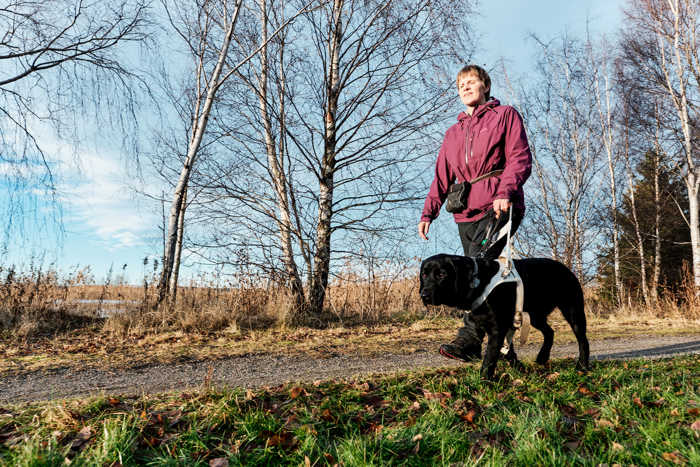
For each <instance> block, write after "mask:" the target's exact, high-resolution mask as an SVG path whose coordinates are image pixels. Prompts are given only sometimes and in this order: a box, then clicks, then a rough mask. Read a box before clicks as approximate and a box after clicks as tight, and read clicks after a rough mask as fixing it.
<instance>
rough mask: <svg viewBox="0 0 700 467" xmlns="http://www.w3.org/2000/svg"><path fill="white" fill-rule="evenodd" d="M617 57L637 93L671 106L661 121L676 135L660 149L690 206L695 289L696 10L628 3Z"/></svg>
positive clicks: (699, 264)
mask: <svg viewBox="0 0 700 467" xmlns="http://www.w3.org/2000/svg"><path fill="white" fill-rule="evenodd" d="M623 11H624V18H625V24H626V27H625V28H624V29H623V34H622V44H621V45H622V54H623V59H624V65H625V67H626V68H627V70H628V72H633V79H634V81H632V80H630V83H632V82H633V83H635V84H636V85H637V87H638V89H639V90H640V92H643V93H645V94H646V95H647V96H649V97H656V98H661V99H665V100H667V101H669V102H670V103H671V104H672V105H673V109H674V113H675V118H674V119H673V120H671V121H669V120H668V119H666V118H663V119H661V121H662V122H664V123H668V124H670V126H669V127H667V129H668V130H670V131H672V132H673V133H674V135H675V138H674V139H675V141H673V142H670V143H671V144H670V145H669V146H667V147H665V148H664V153H665V154H668V155H669V157H670V161H671V162H672V163H673V164H675V166H676V167H677V169H678V170H679V171H680V173H681V174H682V177H683V180H684V182H685V184H686V188H687V192H688V199H689V203H690V213H689V217H690V219H689V224H690V237H691V244H692V251H693V277H694V283H695V287H696V290H700V203H699V200H698V190H699V189H700V173H699V172H698V171H699V170H700V168H699V167H698V159H697V154H696V152H697V149H696V146H697V141H696V136H695V135H696V134H697V128H696V127H695V122H696V121H697V120H698V105H699V104H700V101H699V99H700V92H699V88H698V86H699V85H700V60H699V56H698V43H697V31H698V28H699V27H700V18H699V16H698V14H699V13H700V5H698V4H697V2H694V1H691V0H630V1H629V2H628V3H627V5H626V7H625V8H624V10H623Z"/></svg>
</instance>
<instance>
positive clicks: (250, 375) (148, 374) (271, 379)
mask: <svg viewBox="0 0 700 467" xmlns="http://www.w3.org/2000/svg"><path fill="white" fill-rule="evenodd" d="M516 348H517V350H518V355H519V357H520V358H521V359H524V360H528V359H529V360H532V359H534V357H535V356H536V355H537V352H538V351H539V345H537V346H535V345H527V346H525V347H520V348H518V347H516ZM689 353H693V354H700V335H684V336H668V337H660V336H641V337H640V336H637V337H635V338H630V339H608V340H598V341H591V358H592V359H595V360H623V359H629V358H637V357H649V358H660V357H668V356H672V355H676V354H689ZM577 356H578V346H577V345H575V344H568V345H561V344H559V345H557V344H555V345H554V348H553V349H552V358H563V357H577ZM458 364H459V363H458V362H456V361H454V360H446V359H444V358H443V357H442V356H440V355H439V354H438V353H437V352H434V351H430V352H428V351H422V352H417V353H413V354H409V355H393V354H387V355H381V356H378V357H375V358H367V357H362V356H357V355H338V354H335V355H334V356H332V357H329V358H325V359H316V358H310V357H304V356H294V357H285V356H282V357H280V356H269V355H255V356H247V357H238V358H231V359H228V360H220V361H214V362H208V361H202V362H192V363H186V364H176V365H150V366H145V367H142V368H138V369H131V370H125V371H119V372H112V371H101V370H86V371H79V372H74V371H72V370H70V369H66V370H59V371H55V372H51V373H41V374H25V375H22V376H14V377H7V378H2V380H0V402H10V403H12V402H19V401H25V400H46V399H55V398H63V397H78V396H81V395H86V394H91V393H96V392H105V393H108V394H121V393H132V394H133V393H142V392H151V393H154V392H167V391H174V390H176V391H184V390H187V389H189V388H195V387H198V386H201V385H202V383H203V381H204V378H205V376H206V375H207V372H208V371H209V366H210V365H211V368H212V384H214V385H216V386H242V387H256V386H263V385H276V384H280V383H285V382H288V381H312V380H317V379H329V378H339V377H355V376H360V375H366V374H370V373H390V372H394V371H400V370H412V369H418V368H437V367H450V366H455V365H458Z"/></svg>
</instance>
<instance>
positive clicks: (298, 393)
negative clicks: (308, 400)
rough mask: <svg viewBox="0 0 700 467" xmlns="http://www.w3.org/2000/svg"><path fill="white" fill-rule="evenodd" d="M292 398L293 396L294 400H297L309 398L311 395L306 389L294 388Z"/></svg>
mask: <svg viewBox="0 0 700 467" xmlns="http://www.w3.org/2000/svg"><path fill="white" fill-rule="evenodd" d="M291 396H292V399H297V398H299V397H308V396H309V393H308V392H306V389H304V388H302V387H300V386H296V387H294V388H292V392H291Z"/></svg>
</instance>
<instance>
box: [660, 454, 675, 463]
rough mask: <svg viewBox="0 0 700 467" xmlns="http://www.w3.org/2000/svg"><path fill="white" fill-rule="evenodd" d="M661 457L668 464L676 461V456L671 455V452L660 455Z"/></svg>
mask: <svg viewBox="0 0 700 467" xmlns="http://www.w3.org/2000/svg"><path fill="white" fill-rule="evenodd" d="M661 457H663V458H664V460H665V461H669V462H673V461H675V460H676V459H678V458H677V457H676V455H675V454H673V453H672V452H665V453H663V454H661Z"/></svg>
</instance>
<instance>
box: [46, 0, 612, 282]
mask: <svg viewBox="0 0 700 467" xmlns="http://www.w3.org/2000/svg"><path fill="white" fill-rule="evenodd" d="M619 5H620V2H619V1H604V0H597V1H591V2H588V3H585V2H573V1H561V0H546V1H523V0H491V1H486V2H484V3H482V5H481V6H480V11H481V13H482V16H481V17H480V18H479V19H478V20H477V21H476V25H477V27H478V30H479V31H480V32H481V34H480V40H481V48H480V49H479V52H478V53H477V55H476V57H475V61H476V63H479V64H486V65H487V68H492V67H493V64H494V63H495V61H496V60H497V59H498V58H500V57H501V56H502V57H504V58H506V59H507V60H508V63H509V68H510V69H511V70H512V71H513V72H515V73H523V72H526V71H527V69H528V61H529V59H530V57H531V56H532V54H533V49H532V48H531V45H530V44H528V42H527V41H526V40H525V37H526V35H527V32H528V31H534V32H536V33H537V34H541V35H542V36H543V37H547V36H555V35H557V34H558V33H559V32H561V31H563V30H565V29H570V30H580V31H582V30H583V29H584V27H585V19H586V15H587V14H588V15H589V17H590V18H591V20H592V22H591V26H592V29H593V30H595V31H598V32H607V33H611V32H612V31H614V29H615V28H616V27H617V26H618V25H619V24H620V21H621V13H620V6H619ZM492 94H493V95H494V96H495V97H504V96H503V94H504V93H501V92H499V90H498V88H497V87H494V89H493V92H492ZM456 98H457V96H456V94H455V99H456ZM83 157H84V158H85V159H84V164H85V166H84V169H85V174H84V176H83V177H82V180H80V181H75V182H74V183H72V184H71V186H69V187H67V200H68V201H69V210H68V212H67V216H66V230H67V234H66V238H65V243H64V249H63V252H62V255H61V256H60V257H59V258H58V261H57V265H58V266H59V267H61V268H62V269H63V270H67V269H68V268H69V267H71V266H75V265H77V264H80V265H81V266H86V265H90V266H91V268H92V271H93V272H94V273H95V275H96V277H97V278H98V279H101V278H103V277H104V275H105V273H106V271H107V270H108V269H109V267H110V265H111V264H114V269H115V271H117V270H121V268H122V266H123V265H124V264H126V265H127V267H126V270H125V273H126V277H127V278H128V279H129V280H130V281H131V282H132V283H133V282H139V281H140V280H141V277H142V274H143V266H142V263H143V259H144V257H146V256H147V255H151V256H152V255H153V254H154V253H156V252H157V250H156V246H155V245H154V243H155V242H156V241H157V240H156V239H157V238H158V235H159V230H158V226H159V225H160V223H161V219H160V215H159V214H158V212H159V210H160V206H152V207H150V208H149V209H145V208H143V206H144V205H143V203H142V209H139V208H138V206H137V203H136V202H135V201H134V200H133V199H131V198H130V197H129V196H128V194H126V192H125V191H124V189H123V185H122V182H121V181H120V177H121V166H120V162H119V155H118V154H117V153H116V151H114V150H112V149H111V148H110V147H104V148H102V149H101V150H100V149H98V151H91V152H90V154H89V155H88V154H85V155H84V156H83ZM426 191H427V187H426ZM418 217H419V216H418V214H417V215H416V219H418ZM449 217H450V216H440V218H438V220H437V221H436V223H435V224H436V225H434V226H433V227H434V232H435V233H438V232H440V231H441V230H449V229H452V230H454V226H453V225H452V220H451V219H449ZM417 222H418V221H417V220H416V223H417ZM407 228H408V229H411V230H415V229H416V226H413V225H411V226H407ZM449 231H451V230H449ZM434 237H435V235H433V236H432V237H431V242H429V243H428V244H422V246H421V248H422V250H423V253H424V254H427V253H432V251H431V250H438V249H440V248H444V246H441V245H439V244H438V243H433V242H434V240H433V239H434ZM416 240H418V237H417V236H416ZM455 240H456V235H455ZM421 243H422V242H421ZM443 245H444V244H443ZM436 252H437V251H436ZM190 271H191V270H190ZM184 273H185V275H187V271H184Z"/></svg>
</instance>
